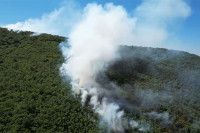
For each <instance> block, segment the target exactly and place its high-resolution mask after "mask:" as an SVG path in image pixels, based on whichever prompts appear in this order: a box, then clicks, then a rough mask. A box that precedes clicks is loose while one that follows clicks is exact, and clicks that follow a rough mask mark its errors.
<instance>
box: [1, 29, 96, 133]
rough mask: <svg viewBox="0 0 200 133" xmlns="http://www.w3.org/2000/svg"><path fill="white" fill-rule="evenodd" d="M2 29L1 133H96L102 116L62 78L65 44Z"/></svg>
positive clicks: (27, 33) (49, 37)
mask: <svg viewBox="0 0 200 133" xmlns="http://www.w3.org/2000/svg"><path fill="white" fill-rule="evenodd" d="M32 34H33V33H32V32H18V33H17V32H14V31H8V30H7V29H3V28H0V132H1V133H7V132H12V133H14V132H43V133H44V132H68V133H70V132H71V133H75V132H91V133H93V132H96V130H97V124H96V122H95V121H94V120H96V119H98V118H97V116H96V115H95V114H94V113H93V112H92V110H91V109H90V108H88V107H82V105H81V104H80V103H79V101H78V100H77V99H74V98H73V96H72V95H71V93H70V86H69V85H68V84H66V83H63V82H62V79H61V78H60V77H59V66H60V65H61V63H62V62H63V60H64V59H63V57H62V55H61V52H60V51H59V47H58V44H59V43H60V42H61V41H64V40H65V38H63V37H59V36H52V35H47V34H41V35H38V36H32Z"/></svg>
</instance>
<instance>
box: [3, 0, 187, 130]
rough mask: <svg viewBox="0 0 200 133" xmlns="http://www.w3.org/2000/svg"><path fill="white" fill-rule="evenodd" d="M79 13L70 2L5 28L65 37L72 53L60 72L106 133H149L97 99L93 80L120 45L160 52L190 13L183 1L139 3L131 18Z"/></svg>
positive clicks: (116, 10) (118, 13)
mask: <svg viewBox="0 0 200 133" xmlns="http://www.w3.org/2000/svg"><path fill="white" fill-rule="evenodd" d="M78 9H79V8H77V5H76V4H75V3H74V2H70V3H66V4H64V5H63V6H62V7H61V8H60V9H57V10H54V11H53V12H51V13H50V14H44V15H43V16H42V17H41V18H30V19H28V20H26V21H24V22H18V23H16V24H10V25H6V26H5V27H7V28H9V29H16V30H31V31H34V32H38V33H41V32H46V33H50V34H58V35H62V36H68V37H69V45H70V47H64V46H62V48H61V49H62V53H63V56H64V57H65V59H66V61H65V63H63V65H62V67H61V68H60V71H61V74H62V75H63V76H65V77H67V76H69V77H70V78H71V84H72V90H73V92H74V93H75V94H76V95H80V98H81V102H82V104H83V105H85V104H89V105H90V106H91V107H92V108H93V109H94V111H95V112H97V113H98V114H99V115H100V116H101V119H102V122H103V123H105V124H107V125H108V127H110V130H115V131H118V132H124V131H125V129H126V128H129V127H131V128H138V130H140V131H144V130H148V129H149V128H150V127H149V125H148V124H146V123H145V124H141V125H140V124H139V122H137V121H135V120H128V119H125V118H124V114H125V112H124V111H123V110H122V109H121V107H120V106H119V104H118V103H117V102H115V101H111V100H109V97H103V98H101V95H102V92H103V90H104V88H102V87H101V85H99V84H98V83H97V82H96V80H95V79H96V78H97V77H96V76H97V74H98V73H99V72H101V71H103V70H105V69H106V68H107V67H108V65H109V64H110V63H111V62H113V61H115V60H116V59H117V58H119V56H118V53H117V51H118V46H119V45H138V46H151V47H159V45H160V44H162V43H164V42H165V41H166V40H167V39H168V38H169V31H168V24H169V23H171V22H172V21H173V20H175V19H179V18H186V17H188V16H189V15H190V12H191V11H190V7H189V6H188V5H187V4H186V3H185V2H184V1H183V0H143V1H142V4H141V5H139V6H138V7H137V8H136V9H135V10H134V11H133V14H130V13H127V11H126V10H125V9H124V8H123V7H122V6H115V5H113V4H111V3H109V4H106V5H105V6H102V5H98V4H95V3H94V4H88V5H87V6H86V7H85V8H84V9H83V10H82V9H80V10H78ZM165 47H167V46H165ZM180 49H181V47H180ZM143 125H144V126H143Z"/></svg>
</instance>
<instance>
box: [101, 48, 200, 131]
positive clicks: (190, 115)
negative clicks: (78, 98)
mask: <svg viewBox="0 0 200 133" xmlns="http://www.w3.org/2000/svg"><path fill="white" fill-rule="evenodd" d="M119 53H120V58H119V59H118V60H116V61H115V62H114V63H112V64H111V65H110V67H109V68H108V69H107V70H106V72H105V73H106V74H105V75H103V74H101V75H103V76H104V77H103V80H102V79H101V78H100V79H101V80H100V81H99V82H100V83H101V84H105V83H107V82H108V81H109V82H114V83H116V84H117V85H118V86H119V87H120V88H121V89H122V90H124V91H123V92H124V94H123V93H120V94H119V96H118V97H115V96H114V97H115V99H121V101H125V102H124V103H126V104H128V106H127V105H126V104H124V103H122V104H121V105H122V106H124V108H125V109H126V112H127V114H129V117H132V118H135V119H137V120H139V121H147V122H148V123H149V124H150V127H151V128H150V131H152V132H184V133H189V132H192V133H194V132H200V57H199V56H197V55H194V54H189V53H187V52H181V51H174V50H167V49H158V48H146V47H134V46H121V47H120V49H119ZM101 75H100V76H101ZM108 88H109V87H108ZM111 88H112V87H111ZM109 89H110V88H109ZM111 90H112V89H111Z"/></svg>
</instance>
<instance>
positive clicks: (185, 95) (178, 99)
mask: <svg viewBox="0 0 200 133" xmlns="http://www.w3.org/2000/svg"><path fill="white" fill-rule="evenodd" d="M66 40H67V38H65V37H61V36H55V35H49V34H40V35H33V32H22V31H20V32H19V31H12V30H10V31H9V30H7V29H5V28H0V132H1V133H7V132H9V133H15V132H20V133H21V132H27V133H46V132H47V133H54V132H58V133H59V132H66V133H97V132H104V131H105V130H103V128H102V127H99V124H98V123H99V120H100V118H99V116H98V115H97V114H96V113H94V112H93V110H92V109H91V108H90V107H89V106H82V105H81V103H80V101H79V98H75V97H74V96H73V94H72V92H71V85H70V84H69V83H68V82H67V81H65V80H64V79H63V78H62V77H60V75H59V68H60V66H61V64H62V63H63V62H64V58H63V56H62V53H61V51H60V49H59V44H60V43H61V42H63V41H66ZM119 53H120V57H121V58H119V59H118V60H116V61H115V62H113V63H112V64H111V65H110V66H109V67H108V68H107V69H106V70H105V71H104V72H101V73H100V74H99V79H97V81H98V83H99V84H101V85H102V86H105V87H106V83H107V82H113V83H115V84H117V85H118V86H119V87H120V89H122V91H123V92H124V93H123V94H120V97H121V99H122V100H123V101H125V102H127V104H128V103H130V104H128V106H129V107H130V105H131V107H132V108H131V109H130V108H128V107H124V109H125V112H126V117H127V118H133V119H134V120H137V121H146V122H148V123H149V125H150V127H151V128H150V129H149V130H147V131H145V132H150V133H161V132H166V133H176V132H177V133H179V132H180V133H199V132H200V57H199V56H197V55H194V54H189V53H186V52H181V51H174V50H167V49H163V48H147V47H135V46H120V49H119ZM102 73H103V74H102ZM107 88H108V90H109V91H112V88H109V87H107ZM133 96H134V99H133V98H132V97H133ZM117 98H118V99H119V100H120V98H119V97H117ZM117 98H116V99H117ZM136 106H137V108H135V107H136ZM150 112H151V113H150ZM152 112H157V113H158V114H162V113H163V114H164V113H167V114H169V117H167V118H168V119H167V120H166V121H167V124H166V121H163V119H165V118H163V117H158V119H156V117H154V118H152V117H150V116H151V115H152V114H153V116H155V113H152ZM148 113H150V114H151V115H149V114H148ZM145 114H148V115H145ZM158 114H157V115H158ZM159 116H160V115H159ZM126 132H127V133H134V132H142V131H139V130H138V129H129V130H126Z"/></svg>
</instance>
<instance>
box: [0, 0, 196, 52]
mask: <svg viewBox="0 0 200 133" xmlns="http://www.w3.org/2000/svg"><path fill="white" fill-rule="evenodd" d="M146 1H157V0H111V1H107V0H96V1H92V0H77V1H74V2H73V3H76V6H74V8H76V9H73V10H82V9H83V8H84V7H85V6H86V5H87V4H88V3H94V2H95V3H97V4H102V5H103V6H104V4H105V3H108V2H112V3H113V4H114V5H121V6H123V8H124V9H125V10H126V11H127V12H128V14H129V15H132V14H133V13H134V12H135V11H136V8H137V7H138V6H140V5H141V4H142V3H144V2H146ZM160 1H162V0H160ZM163 1H167V0H163ZM168 1H171V0H168ZM177 1H183V2H185V3H186V4H187V5H188V6H189V7H190V13H189V14H188V15H187V17H185V16H182V18H180V19H179V18H178V19H175V20H173V21H170V22H167V24H166V25H167V26H165V30H167V35H168V37H169V38H170V37H171V39H167V40H166V41H165V43H163V46H162V45H159V46H158V47H166V48H170V49H177V50H184V51H188V52H191V53H195V54H198V55H200V0H177ZM65 3H68V0H0V16H1V19H0V25H1V26H5V25H8V24H16V23H17V22H26V21H27V20H28V19H30V18H31V19H34V20H35V19H41V18H42V16H44V15H48V14H51V13H53V12H55V10H59V9H60V8H61V7H63V5H66V4H65ZM173 4H174V3H173ZM175 4H176V3H175ZM143 5H144V4H143ZM67 7H70V5H67ZM175 8H176V6H175ZM175 8H172V9H171V10H175V12H176V9H175ZM66 13H69V11H68V12H66ZM73 13H74V11H73ZM76 13H77V14H75V15H77V16H78V15H79V14H78V11H77V12H76ZM63 14H64V13H63ZM73 15H74V14H73ZM73 15H72V16H70V17H69V19H73V20H74V19H76V18H75V17H74V18H73ZM75 15H74V16H75ZM150 15H151V14H150ZM68 16H69V15H68ZM66 21H68V20H67V19H66ZM69 21H71V20H69ZM62 22H63V21H62ZM72 22H74V21H71V23H72ZM60 23H61V22H60ZM52 25H53V24H52ZM68 27H70V26H68ZM44 31H45V30H44ZM67 32H69V31H66V33H67ZM49 33H54V31H53V30H52V31H51V32H49ZM55 33H57V32H55ZM61 35H63V34H61ZM66 36H67V34H66ZM166 43H167V46H166ZM150 46H151V45H150ZM154 47H155V46H154Z"/></svg>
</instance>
